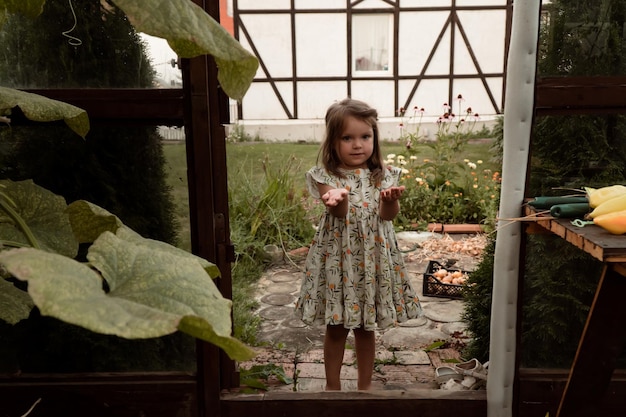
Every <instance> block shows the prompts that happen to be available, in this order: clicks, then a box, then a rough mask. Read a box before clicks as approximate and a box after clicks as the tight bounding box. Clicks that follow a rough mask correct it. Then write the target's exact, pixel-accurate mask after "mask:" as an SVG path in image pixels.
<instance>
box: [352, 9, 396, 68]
mask: <svg viewBox="0 0 626 417" xmlns="http://www.w3.org/2000/svg"><path fill="white" fill-rule="evenodd" d="M392 18H393V15H391V14H358V15H354V16H353V17H352V59H353V62H352V68H353V71H354V73H353V75H367V76H369V75H388V74H390V73H391V61H390V52H391V51H393V46H392V39H393V36H392V30H393V23H392Z"/></svg>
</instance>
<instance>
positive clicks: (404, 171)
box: [402, 168, 411, 174]
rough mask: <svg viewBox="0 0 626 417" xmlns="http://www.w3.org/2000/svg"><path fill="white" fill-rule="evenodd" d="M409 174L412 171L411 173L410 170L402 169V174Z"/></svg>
mask: <svg viewBox="0 0 626 417" xmlns="http://www.w3.org/2000/svg"><path fill="white" fill-rule="evenodd" d="M409 172H411V171H409V170H408V169H405V168H402V173H403V174H408V173H409Z"/></svg>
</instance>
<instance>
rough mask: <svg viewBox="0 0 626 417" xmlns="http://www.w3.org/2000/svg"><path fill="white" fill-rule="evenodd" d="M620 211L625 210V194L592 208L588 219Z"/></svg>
mask: <svg viewBox="0 0 626 417" xmlns="http://www.w3.org/2000/svg"><path fill="white" fill-rule="evenodd" d="M590 206H591V204H590ZM622 210H626V194H622V195H620V196H618V197H613V198H611V199H610V200H606V201H604V202H603V203H602V204H600V205H599V206H597V207H596V208H594V209H593V210H592V211H591V213H589V217H590V218H592V219H595V218H596V217H598V216H602V215H603V214H609V213H613V212H616V211H622Z"/></svg>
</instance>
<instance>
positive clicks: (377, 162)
mask: <svg viewBox="0 0 626 417" xmlns="http://www.w3.org/2000/svg"><path fill="white" fill-rule="evenodd" d="M377 117H378V114H377V112H376V110H375V109H372V108H371V107H369V106H368V105H367V104H365V103H363V102H361V101H358V100H353V99H345V100H342V101H340V102H338V103H335V104H333V105H331V106H330V108H329V109H328V111H327V113H326V137H325V140H324V142H323V144H322V147H321V149H320V153H319V155H318V163H319V159H320V158H321V160H322V163H323V166H315V167H313V168H311V169H310V170H309V171H308V172H307V174H306V180H307V185H308V188H309V192H310V193H311V194H312V195H313V196H314V197H315V198H320V199H321V200H322V201H323V202H324V205H325V206H326V211H325V213H324V215H323V216H322V218H321V220H320V223H319V227H318V230H317V233H316V235H315V238H314V239H313V242H312V244H311V247H310V249H309V254H308V256H307V260H306V265H305V275H304V279H303V282H302V288H301V290H300V297H299V298H298V301H297V303H296V316H297V317H299V318H300V319H301V320H302V321H303V322H305V323H307V324H310V325H311V324H325V325H326V335H325V338H324V366H325V371H326V389H327V390H340V389H341V381H340V377H339V374H340V372H341V366H342V363H343V354H344V347H345V343H346V338H347V336H348V332H349V331H350V329H352V330H353V332H354V338H355V345H356V346H355V348H356V358H357V364H358V389H359V390H367V389H370V387H371V381H372V372H373V369H374V359H375V353H376V352H375V334H374V330H375V329H376V328H378V329H384V328H387V327H389V326H393V325H396V324H397V323H399V322H403V321H406V320H408V319H411V318H415V317H418V316H420V315H421V314H422V308H421V305H420V302H419V300H418V298H417V295H416V293H415V291H414V290H413V288H412V287H411V284H410V283H409V276H408V273H407V271H406V269H405V267H404V261H403V259H402V253H401V252H400V250H399V249H398V244H397V242H396V236H395V232H394V228H393V224H392V220H393V219H394V217H395V216H396V215H397V214H398V211H399V210H400V206H399V203H398V199H399V198H400V196H401V195H402V193H403V191H404V187H400V186H398V179H399V177H400V173H401V170H400V169H398V168H393V167H385V166H383V161H382V158H381V151H380V145H379V136H378V126H377Z"/></svg>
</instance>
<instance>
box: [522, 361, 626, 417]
mask: <svg viewBox="0 0 626 417" xmlns="http://www.w3.org/2000/svg"><path fill="white" fill-rule="evenodd" d="M568 375H569V370H567V369H547V368H520V370H519V382H518V386H519V403H518V408H517V414H514V415H517V416H521V417H545V416H546V415H550V416H554V415H556V412H557V409H558V406H559V402H560V400H561V396H562V394H563V390H564V389H565V384H566V382H567V378H568ZM624 398H626V370H616V371H615V372H614V375H613V378H612V380H611V383H610V384H609V388H608V390H607V391H606V394H605V396H604V397H603V398H602V401H601V402H600V403H599V404H598V405H597V409H596V410H595V413H593V414H591V415H592V416H594V417H596V416H602V417H623V416H624ZM547 413H549V414H547Z"/></svg>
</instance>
